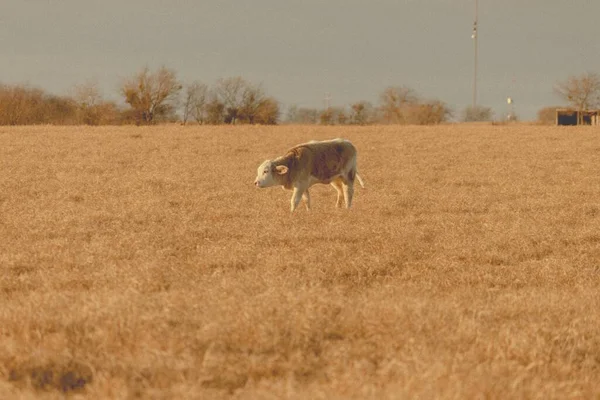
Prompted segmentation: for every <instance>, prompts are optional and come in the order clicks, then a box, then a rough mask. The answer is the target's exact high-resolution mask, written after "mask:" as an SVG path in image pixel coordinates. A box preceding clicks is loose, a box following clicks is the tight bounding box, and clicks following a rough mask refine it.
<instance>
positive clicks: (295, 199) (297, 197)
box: [291, 187, 304, 212]
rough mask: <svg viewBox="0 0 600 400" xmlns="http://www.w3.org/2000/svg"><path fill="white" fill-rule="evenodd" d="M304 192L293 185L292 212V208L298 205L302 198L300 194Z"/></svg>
mask: <svg viewBox="0 0 600 400" xmlns="http://www.w3.org/2000/svg"><path fill="white" fill-rule="evenodd" d="M303 193H304V189H303V188H299V187H295V188H294V193H292V201H291V203H292V208H291V210H292V212H294V210H295V209H296V208H297V207H298V204H300V200H301V199H302V194H303Z"/></svg>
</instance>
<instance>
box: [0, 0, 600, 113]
mask: <svg viewBox="0 0 600 400" xmlns="http://www.w3.org/2000/svg"><path fill="white" fill-rule="evenodd" d="M478 10H479V11H478V68H477V75H478V79H477V102H478V104H479V105H481V106H486V107H491V108H492V110H493V111H494V114H495V116H496V118H498V119H499V118H502V116H503V115H506V113H508V112H509V108H508V107H509V106H508V104H507V101H506V100H507V97H511V98H512V99H513V106H514V110H515V112H516V114H517V115H518V116H519V117H520V118H521V119H524V120H531V119H535V117H536V113H537V111H538V110H539V109H540V108H542V107H545V106H551V105H561V104H564V103H563V102H562V101H561V99H560V98H558V97H557V95H556V94H555V93H554V86H555V85H556V83H557V82H560V81H564V80H566V79H567V78H568V77H569V76H571V75H580V74H582V73H585V72H599V73H600V28H599V27H598V26H599V25H598V21H599V19H598V18H599V16H600V1H596V0H572V1H566V0H479V5H478ZM474 16H475V0H371V1H365V0H362V1H357V0H252V1H242V0H237V1H233V0H219V1H217V0H197V1H192V0H0V83H3V84H26V85H30V86H34V87H40V88H42V89H44V90H46V91H48V92H50V93H52V94H58V95H69V94H72V93H73V88H74V86H75V85H78V84H83V83H87V82H95V83H96V84H97V85H98V86H99V87H100V89H101V90H102V93H103V95H104V97H105V98H106V99H110V100H116V101H120V100H122V99H121V98H120V95H119V90H118V88H119V84H120V83H121V82H123V80H124V79H126V78H128V77H131V76H133V75H135V74H136V73H137V72H139V71H140V70H141V69H142V68H144V67H146V66H147V67H149V68H150V69H151V70H155V69H157V68H159V67H161V66H166V67H168V68H171V69H173V70H174V71H175V72H176V74H177V77H178V79H179V80H181V81H182V82H183V83H184V84H186V83H191V82H192V81H200V82H204V83H207V84H209V85H212V84H213V83H214V82H215V81H216V80H217V79H219V78H226V77H231V76H242V77H243V78H245V79H247V80H248V81H250V82H252V83H256V84H262V86H263V88H264V89H265V91H266V92H267V94H269V95H271V96H273V97H275V98H276V99H277V100H279V101H280V102H281V104H282V106H283V109H284V112H285V109H286V108H287V107H289V106H290V105H293V104H295V105H297V106H299V107H317V108H321V107H324V105H325V97H326V93H329V94H330V96H331V100H330V103H331V104H332V105H334V106H343V105H348V104H350V103H352V102H356V101H361V100H365V101H370V102H372V103H373V104H377V103H378V101H379V94H380V93H381V92H382V91H383V90H384V89H385V88H386V87H389V86H407V87H410V88H412V89H413V90H415V91H416V92H417V93H418V94H419V95H420V96H421V97H422V98H423V99H425V100H427V99H438V100H441V101H444V102H445V103H446V104H448V105H449V106H450V107H451V109H452V110H454V114H455V116H456V117H459V116H460V114H461V112H462V110H464V108H465V107H467V106H469V105H471V103H472V93H473V75H474V74H473V73H474V43H473V39H472V38H471V33H472V29H473V20H474Z"/></svg>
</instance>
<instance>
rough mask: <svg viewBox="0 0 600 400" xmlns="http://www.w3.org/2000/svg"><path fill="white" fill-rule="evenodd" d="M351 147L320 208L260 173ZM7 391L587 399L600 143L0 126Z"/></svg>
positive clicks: (598, 310)
mask: <svg viewBox="0 0 600 400" xmlns="http://www.w3.org/2000/svg"><path fill="white" fill-rule="evenodd" d="M334 137H345V138H348V139H350V140H352V141H353V143H354V144H355V145H356V147H357V149H358V152H359V153H358V168H359V171H360V174H361V176H362V177H363V179H364V180H365V185H366V188H364V189H362V188H360V187H358V185H357V188H356V191H355V200H354V207H353V208H352V209H351V210H349V211H348V210H343V209H335V208H334V205H335V200H336V195H335V191H334V190H333V189H332V188H331V187H329V186H319V187H315V188H313V190H312V203H313V209H312V210H311V211H310V212H307V211H306V210H305V208H304V207H303V206H301V207H299V209H298V210H297V211H296V212H295V213H294V214H290V212H289V199H290V196H291V194H290V192H287V191H283V190H281V189H280V188H271V189H262V190H260V189H256V188H255V187H254V186H253V180H254V178H255V175H256V168H257V167H258V165H259V164H260V163H261V162H262V161H263V160H265V159H267V158H273V157H275V156H278V155H281V154H283V152H284V151H285V150H286V149H287V148H289V147H291V146H292V145H294V144H297V143H300V142H304V141H308V140H310V139H326V138H334ZM0 171H1V174H0V271H1V274H0V398H3V399H4V398H6V399H8V398H24V399H28V398H40V397H42V398H62V397H63V396H64V395H65V393H66V394H67V395H69V396H71V395H73V396H81V397H89V398H116V399H121V398H136V397H139V398H165V399H166V398H178V399H184V398H186V399H187V398H190V399H194V398H195V399H211V398H237V399H282V398H286V399H359V398H360V399H362V398H370V399H403V398H421V399H429V398H440V399H466V398H491V399H493V398H498V399H500V398H502V399H507V398H535V399H552V398H560V399H569V398H599V397H600V284H599V282H600V130H598V128H592V127H581V128H572V127H571V128H558V127H539V126H529V125H506V126H492V125H487V124H486V125H447V126H437V127H416V126H415V127H343V128H341V127H315V126H306V127H285V126H282V127H246V126H245V127H194V126H188V127H183V126H158V127H150V128H143V127H100V128H90V127H18V128H8V127H0Z"/></svg>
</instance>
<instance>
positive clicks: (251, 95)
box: [238, 83, 266, 124]
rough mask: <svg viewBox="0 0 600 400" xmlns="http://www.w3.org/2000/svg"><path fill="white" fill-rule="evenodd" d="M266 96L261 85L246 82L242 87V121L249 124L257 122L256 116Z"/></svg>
mask: <svg viewBox="0 0 600 400" xmlns="http://www.w3.org/2000/svg"><path fill="white" fill-rule="evenodd" d="M265 98H266V97H265V93H264V91H263V89H262V88H261V87H260V86H254V85H251V84H249V83H245V85H244V87H243V88H242V103H241V105H240V108H239V115H238V117H239V119H240V120H241V121H242V122H246V123H249V124H254V123H256V121H255V119H256V116H257V114H258V111H259V109H260V107H261V104H262V103H263V101H264V100H265Z"/></svg>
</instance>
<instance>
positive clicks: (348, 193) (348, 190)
mask: <svg viewBox="0 0 600 400" xmlns="http://www.w3.org/2000/svg"><path fill="white" fill-rule="evenodd" d="M343 187H344V201H345V202H346V208H350V206H352V196H353V195H354V182H344V185H343Z"/></svg>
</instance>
